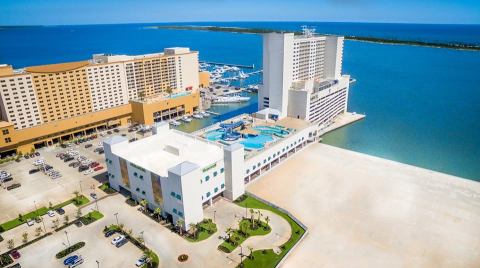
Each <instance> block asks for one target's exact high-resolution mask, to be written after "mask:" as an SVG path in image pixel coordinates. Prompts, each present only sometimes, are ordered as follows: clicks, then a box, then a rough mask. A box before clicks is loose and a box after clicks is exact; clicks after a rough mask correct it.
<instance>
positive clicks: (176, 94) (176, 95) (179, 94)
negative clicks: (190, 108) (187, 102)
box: [170, 92, 190, 99]
mask: <svg viewBox="0 0 480 268" xmlns="http://www.w3.org/2000/svg"><path fill="white" fill-rule="evenodd" d="M188 95H190V92H180V93H175V94H172V95H171V96H170V98H172V99H175V98H178V97H183V96H188Z"/></svg>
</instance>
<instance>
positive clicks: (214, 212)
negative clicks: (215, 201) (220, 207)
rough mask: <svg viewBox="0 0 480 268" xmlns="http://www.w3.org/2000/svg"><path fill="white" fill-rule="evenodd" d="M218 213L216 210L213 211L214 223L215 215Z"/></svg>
mask: <svg viewBox="0 0 480 268" xmlns="http://www.w3.org/2000/svg"><path fill="white" fill-rule="evenodd" d="M216 213H217V211H216V210H214V211H213V222H215V214H216Z"/></svg>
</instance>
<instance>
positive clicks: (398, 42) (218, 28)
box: [145, 25, 480, 51]
mask: <svg viewBox="0 0 480 268" xmlns="http://www.w3.org/2000/svg"><path fill="white" fill-rule="evenodd" d="M145 28H147V29H166V30H191V31H207V32H226V33H239V34H264V33H287V32H290V33H294V34H301V33H300V32H297V31H281V30H273V29H262V28H240V27H221V26H195V25H157V26H147V27H145ZM325 35H327V34H325ZM344 37H345V40H350V41H360V42H370V43H377V44H386V45H406V46H420V47H430V48H446V49H455V50H465V51H480V45H472V44H465V43H435V42H424V41H414V40H398V39H388V38H378V37H366V36H349V35H345V36H344Z"/></svg>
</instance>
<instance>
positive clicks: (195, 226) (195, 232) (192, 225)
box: [188, 223, 198, 239]
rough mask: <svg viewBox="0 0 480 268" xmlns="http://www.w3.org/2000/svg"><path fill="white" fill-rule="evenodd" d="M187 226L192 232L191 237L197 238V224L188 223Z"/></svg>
mask: <svg viewBox="0 0 480 268" xmlns="http://www.w3.org/2000/svg"><path fill="white" fill-rule="evenodd" d="M188 226H189V227H190V230H191V231H192V233H193V237H194V238H195V239H196V238H197V231H198V228H197V225H196V224H195V223H190V224H189V225H188Z"/></svg>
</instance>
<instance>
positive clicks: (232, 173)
mask: <svg viewBox="0 0 480 268" xmlns="http://www.w3.org/2000/svg"><path fill="white" fill-rule="evenodd" d="M244 156H245V152H244V148H243V145H241V144H238V143H237V144H234V145H231V146H228V147H225V148H224V159H225V160H224V161H225V192H224V196H225V197H226V198H228V199H230V200H232V201H233V200H235V199H237V198H238V197H239V196H241V195H242V194H244V193H245V184H244V182H243V178H244V176H245V160H244V159H245V158H244Z"/></svg>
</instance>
